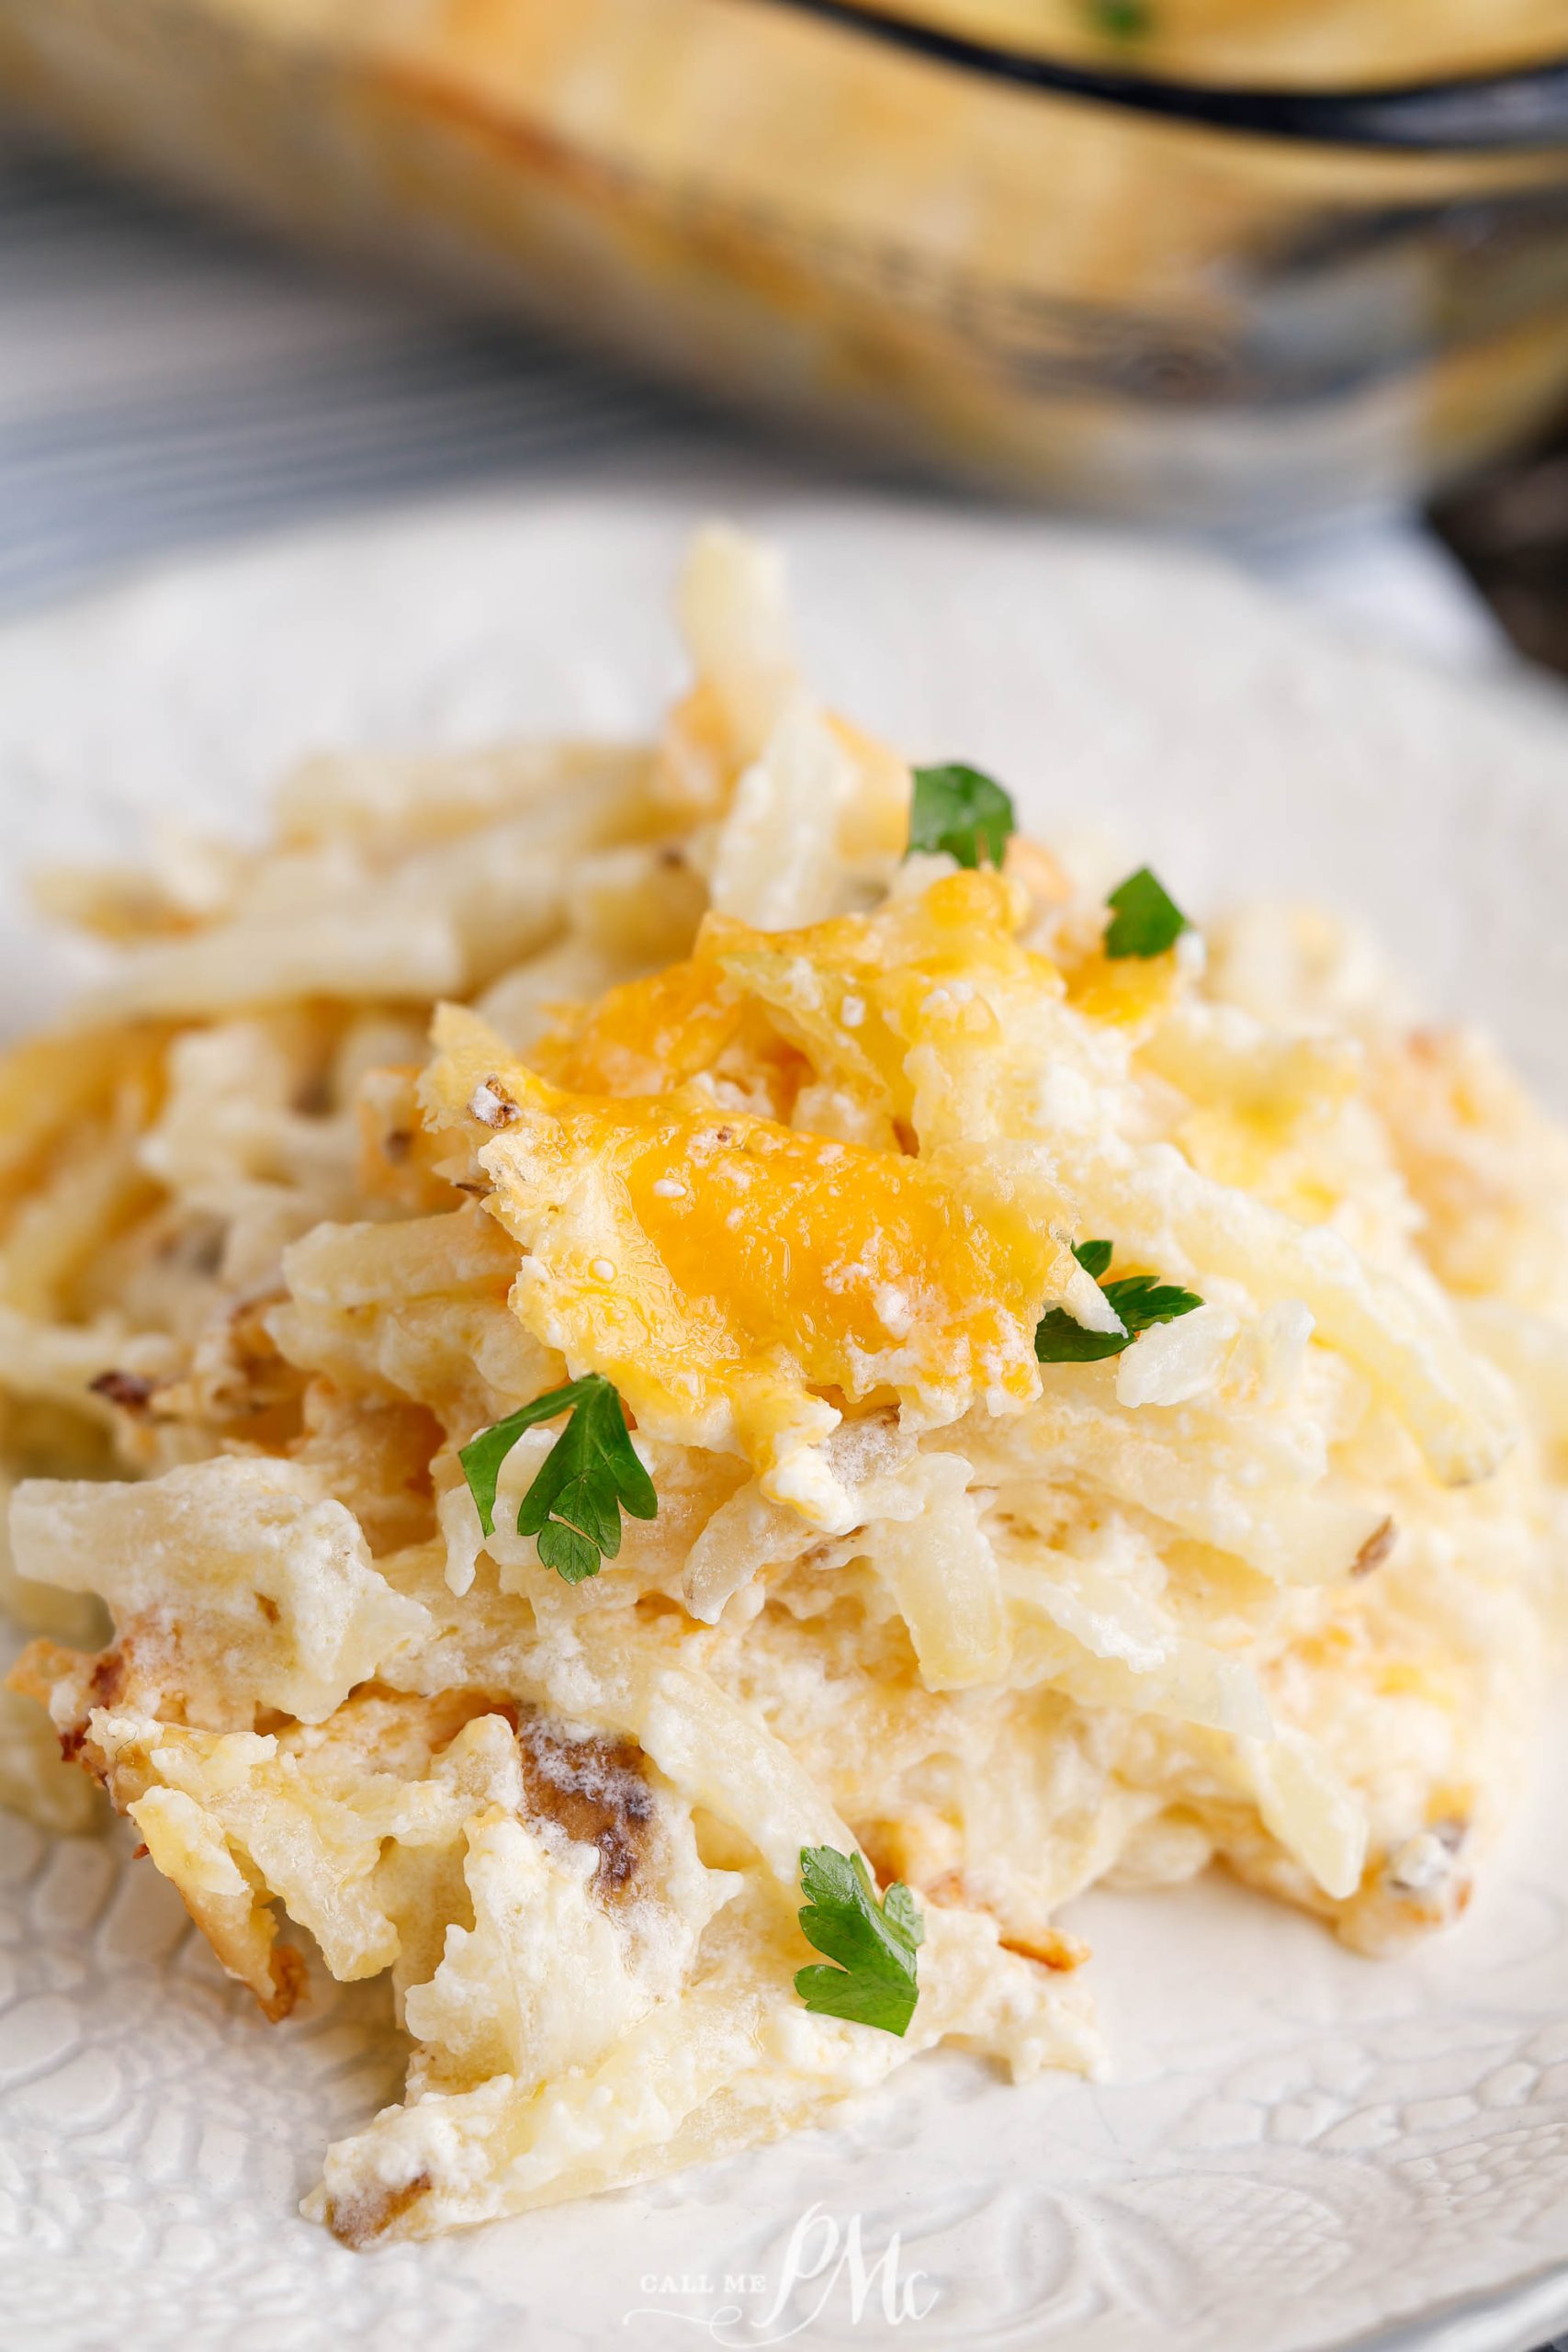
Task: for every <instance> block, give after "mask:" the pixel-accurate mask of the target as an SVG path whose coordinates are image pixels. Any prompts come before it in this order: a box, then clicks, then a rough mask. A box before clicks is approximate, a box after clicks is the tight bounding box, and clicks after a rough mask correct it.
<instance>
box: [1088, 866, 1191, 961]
mask: <svg viewBox="0 0 1568 2352" xmlns="http://www.w3.org/2000/svg"><path fill="white" fill-rule="evenodd" d="M1105 903H1106V905H1107V906H1108V907H1109V908H1110V909H1111V921H1110V922H1109V923H1108V924H1107V925H1106V931H1105V952H1106V954H1107V955H1108V956H1113V957H1114V956H1163V955H1164V954H1165V952H1166V950H1167V948H1168V947H1174V946H1175V944H1176V943H1177V941H1178V940H1179V938H1180V936H1181V934H1182V933H1183V932H1184V931H1190V930H1191V928H1192V926H1191V924H1190V922H1188V920H1187V917H1186V916H1185V915H1184V914H1183V913H1182V911H1181V909H1180V908H1179V906H1178V905H1177V903H1176V901H1175V899H1173V898H1172V897H1171V896H1170V893H1169V892H1168V890H1167V889H1166V888H1165V886H1164V884H1163V883H1162V882H1160V881H1159V880H1158V879H1157V877H1156V876H1155V875H1153V874H1151V873H1150V871H1149V869H1148V867H1147V866H1146V865H1140V866H1139V868H1138V870H1137V872H1136V874H1129V875H1128V876H1127V879H1126V880H1125V882H1123V883H1122V885H1121V886H1120V888H1117V889H1114V890H1112V892H1111V896H1110V898H1109V899H1107V900H1106V902H1105Z"/></svg>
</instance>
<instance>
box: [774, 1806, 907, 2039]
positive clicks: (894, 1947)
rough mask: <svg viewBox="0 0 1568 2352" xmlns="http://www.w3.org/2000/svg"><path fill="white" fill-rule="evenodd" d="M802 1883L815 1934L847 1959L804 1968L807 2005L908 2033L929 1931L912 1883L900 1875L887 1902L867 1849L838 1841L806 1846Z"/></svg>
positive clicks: (822, 1947)
mask: <svg viewBox="0 0 1568 2352" xmlns="http://www.w3.org/2000/svg"><path fill="white" fill-rule="evenodd" d="M800 1883H801V1888H802V1891H803V1892H804V1894H805V1895H806V1898H807V1900H806V1905H805V1908H804V1909H803V1910H802V1912H801V1914H800V1925H801V1931H802V1933H803V1934H804V1935H805V1938H806V1940H807V1943H808V1944H810V1945H812V1946H813V1947H814V1949H815V1950H816V1951H820V1952H825V1953H826V1954H827V1956H828V1958H829V1960H836V1961H838V1962H840V1965H839V1966H838V1967H837V1968H803V1969H801V1970H800V1971H799V1973H797V1975H796V1977H795V1991H796V1992H797V1993H798V1994H799V1995H800V1997H801V1999H802V2000H803V2001H804V2002H805V2004H806V2006H807V2008H808V2009H810V2010H811V2011H812V2013H813V2014H814V2015H815V2016H817V2017H828V2018H848V2019H849V2020H850V2022H851V2023H852V2024H853V2025H874V2026H875V2027H876V2028H877V2029H878V2030H879V2031H881V2032H883V2033H897V2034H899V2035H902V2034H904V2033H907V2032H908V2027H909V2019H910V2018H912V2017H913V2016H914V2014H915V2003H916V2001H917V1999H918V1998H919V1994H918V1991H917V1988H916V1984H915V1954H916V1952H917V1951H918V1950H919V1946H920V1945H921V1944H922V1943H923V1942H924V1941H925V1934H926V1927H925V1921H924V1920H923V1919H922V1918H921V1917H920V1915H919V1911H918V1910H917V1909H916V1907H915V1898H914V1896H913V1895H912V1894H910V1892H909V1890H908V1887H907V1886H905V1885H904V1884H903V1883H902V1882H901V1881H900V1882H896V1883H894V1884H893V1885H892V1886H890V1887H889V1888H888V1890H887V1892H886V1894H885V1895H884V1896H883V1898H882V1901H881V1903H880V1904H879V1903H878V1902H877V1899H876V1889H875V1887H874V1885H873V1884H872V1882H871V1872H870V1871H868V1870H867V1869H866V1866H865V1863H864V1861H863V1860H862V1858H861V1856H860V1855H859V1854H840V1853H839V1852H838V1851H837V1849H835V1848H834V1847H832V1846H803V1847H802V1848H801V1849H800Z"/></svg>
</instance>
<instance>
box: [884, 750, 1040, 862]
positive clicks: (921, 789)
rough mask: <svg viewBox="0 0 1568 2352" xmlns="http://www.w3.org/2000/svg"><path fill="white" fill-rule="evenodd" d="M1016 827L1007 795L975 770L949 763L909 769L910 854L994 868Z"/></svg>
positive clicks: (1000, 859) (990, 778)
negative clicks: (932, 853)
mask: <svg viewBox="0 0 1568 2352" xmlns="http://www.w3.org/2000/svg"><path fill="white" fill-rule="evenodd" d="M1017 823H1018V820H1017V819H1016V817H1015V816H1014V815H1013V807H1012V801H1011V799H1010V797H1009V795H1008V794H1007V793H1005V792H1004V791H1003V790H1002V787H1001V786H1000V785H999V784H998V783H997V782H996V780H995V779H994V778H993V777H991V776H988V775H981V773H980V771H979V769H978V768H966V767H964V766H961V765H959V764H957V763H954V764H953V765H951V766H948V767H940V768H917V769H916V770H915V797H914V801H913V804H912V806H911V808H910V810H909V847H910V849H911V850H917V849H925V850H938V849H944V850H946V852H947V854H948V855H949V856H950V857H955V858H956V859H957V860H958V863H959V865H979V864H980V862H981V859H982V858H984V859H985V860H986V862H987V864H988V865H1000V864H1001V862H1002V852H1003V851H1004V850H1005V849H1006V847H1007V845H1008V839H1009V836H1010V834H1011V833H1012V832H1013V831H1015V830H1016V828H1017Z"/></svg>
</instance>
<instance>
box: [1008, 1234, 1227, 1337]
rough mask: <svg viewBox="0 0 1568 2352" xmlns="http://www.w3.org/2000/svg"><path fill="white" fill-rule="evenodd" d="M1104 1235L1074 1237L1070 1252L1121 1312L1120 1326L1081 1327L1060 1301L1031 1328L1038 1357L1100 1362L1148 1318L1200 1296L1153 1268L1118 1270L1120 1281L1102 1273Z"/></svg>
mask: <svg viewBox="0 0 1568 2352" xmlns="http://www.w3.org/2000/svg"><path fill="white" fill-rule="evenodd" d="M1073 1255H1074V1257H1075V1258H1076V1259H1077V1261H1078V1263H1079V1265H1080V1266H1081V1267H1082V1268H1083V1270H1084V1272H1085V1273H1086V1274H1092V1275H1093V1276H1094V1279H1095V1281H1096V1282H1097V1283H1100V1289H1101V1290H1102V1291H1103V1292H1104V1293H1105V1295H1106V1297H1107V1298H1108V1299H1109V1300H1110V1302H1111V1306H1113V1307H1114V1308H1115V1309H1116V1312H1117V1314H1118V1315H1119V1316H1120V1317H1121V1318H1122V1325H1123V1327H1124V1328H1123V1329H1122V1330H1120V1331H1086V1330H1085V1329H1084V1327H1083V1325H1082V1324H1081V1323H1076V1322H1075V1321H1074V1320H1073V1317H1071V1316H1070V1315H1069V1314H1068V1313H1067V1310H1066V1307H1065V1306H1053V1307H1052V1308H1051V1310H1050V1312H1049V1313H1048V1314H1046V1315H1043V1316H1042V1317H1041V1318H1040V1322H1039V1326H1038V1328H1037V1329H1036V1330H1035V1334H1034V1352H1035V1354H1036V1355H1037V1356H1038V1357H1039V1359H1040V1361H1041V1363H1103V1362H1104V1360H1105V1358H1106V1357H1107V1356H1119V1355H1120V1354H1121V1353H1122V1350H1123V1349H1124V1348H1130V1347H1131V1346H1132V1344H1133V1342H1134V1340H1135V1339H1136V1338H1137V1337H1138V1334H1139V1332H1140V1331H1146V1330H1147V1329H1149V1326H1150V1325H1151V1324H1152V1323H1174V1322H1175V1321H1176V1318H1177V1317H1178V1316H1179V1315H1190V1314H1191V1312H1192V1309H1193V1308H1194V1307H1195V1306H1202V1304H1203V1302H1202V1300H1201V1298H1200V1297H1199V1296H1198V1294H1197V1292H1196V1291H1190V1290H1179V1289H1178V1288H1177V1286H1176V1284H1175V1283H1162V1282H1157V1281H1156V1278H1155V1276H1154V1275H1153V1274H1123V1275H1122V1279H1121V1281H1120V1282H1114V1283H1108V1282H1106V1281H1105V1280H1104V1279H1103V1277H1104V1275H1105V1274H1106V1272H1108V1270H1109V1268H1110V1265H1111V1243H1110V1242H1109V1241H1080V1242H1078V1243H1077V1246H1076V1247H1075V1249H1074V1250H1073Z"/></svg>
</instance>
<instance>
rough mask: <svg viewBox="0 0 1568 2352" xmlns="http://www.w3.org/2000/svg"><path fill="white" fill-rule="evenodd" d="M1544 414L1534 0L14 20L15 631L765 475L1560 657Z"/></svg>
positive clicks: (1547, 15) (3, 536) (477, 3)
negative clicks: (555, 506)
mask: <svg viewBox="0 0 1568 2352" xmlns="http://www.w3.org/2000/svg"><path fill="white" fill-rule="evenodd" d="M1565 419H1568V0H910V5H908V6H897V5H896V0H864V5H861V4H860V0H0V612H4V611H12V612H15V611H19V610H21V609H24V608H27V607H31V606H36V605H39V604H43V603H47V602H49V601H51V600H52V599H55V598H58V597H61V596H63V595H66V594H73V593H75V592H78V591H81V590H83V589H85V588H90V587H92V586H94V585H96V583H98V582H101V581H104V580H106V579H108V578H110V577H112V576H113V575H114V574H115V573H117V572H119V571H123V570H125V569H127V568H128V567H132V566H135V565H138V564H141V563H142V562H144V561H147V560H153V559H162V558H165V557H168V556H170V555H171V554H174V553H176V552H178V551H179V550H181V549H184V548H192V547H195V546H197V545H198V544H202V543H210V542H213V541H216V540H221V539H227V538H231V537H237V536H241V535H243V534H246V533H249V532H254V531H258V530H273V529H276V528H279V527H283V526H291V525H295V524H299V523H302V522H318V523H319V522H322V521H327V520H330V519H332V518H333V517H336V516H340V515H349V514H352V513H353V512H355V511H356V510H357V511H365V510H367V509H370V508H373V507H378V506H382V505H385V504H387V503H389V502H393V501H397V502H403V501H408V500H410V499H416V498H424V497H432V496H435V495H439V494H445V493H447V492H453V491H463V492H469V493H472V494H476V495H480V496H482V495H484V494H485V492H486V491H487V489H488V488H491V487H493V486H496V485H499V484H501V483H502V482H505V483H506V484H508V485H509V486H510V485H515V484H516V483H517V482H518V481H524V482H527V481H537V482H539V483H540V484H542V485H543V484H547V485H550V486H552V487H553V486H555V485H557V484H558V483H560V482H562V481H571V480H581V479H583V478H584V477H592V479H593V480H595V481H599V482H603V481H604V480H606V479H611V480H614V479H616V478H620V477H624V478H626V480H628V481H632V480H647V479H649V477H653V478H657V479H669V478H671V476H674V475H680V476H682V477H683V478H695V479H696V480H698V481H711V482H713V483H715V484H716V485H722V483H723V482H724V481H726V480H727V479H729V478H731V477H732V476H734V475H736V474H740V475H744V476H747V477H748V478H750V475H751V474H752V473H754V472H755V471H756V469H766V470H768V471H769V472H770V475H771V476H772V477H773V478H774V479H777V478H781V477H782V478H784V479H785V480H794V479H798V480H802V481H810V482H811V483H812V484H813V486H815V487H817V488H820V487H821V486H822V484H823V482H824V481H835V480H838V481H846V482H848V481H852V482H853V483H854V484H855V485H856V486H857V487H863V486H864V485H865V484H866V483H867V482H874V483H880V484H885V485H887V486H889V487H907V486H910V485H919V486H920V487H922V488H923V489H925V490H926V491H927V492H930V491H931V490H932V489H933V488H934V489H935V490H937V491H938V492H939V493H940V494H941V495H942V496H945V497H953V498H960V497H962V498H969V499H981V500H984V499H990V500H995V501H998V502H1001V503H1010V504H1016V503H1022V502H1027V503H1032V504H1036V505H1045V506H1049V507H1053V508H1056V509H1059V510H1063V511H1070V512H1072V513H1075V514H1077V515H1089V516H1094V517H1100V518H1105V519H1108V520H1111V521H1113V522H1115V523H1117V524H1119V525H1128V524H1132V525H1138V526H1152V527H1156V528H1158V529H1161V530H1166V531H1179V532H1185V533H1189V534H1195V535H1201V536H1203V537H1207V538H1211V539H1218V540H1219V541H1221V542H1222V543H1223V544H1224V545H1225V546H1227V547H1229V548H1232V549H1233V550H1235V552H1236V553H1238V554H1239V555H1240V556H1241V557H1242V559H1243V560H1245V561H1246V562H1247V563H1248V564H1250V565H1251V566H1252V567H1253V568H1254V569H1256V570H1258V571H1262V572H1264V573H1266V574H1269V575H1270V576H1273V577H1276V578H1283V579H1285V580H1287V581H1288V582H1291V583H1292V585H1294V586H1296V587H1297V588H1300V589H1303V590H1305V591H1306V592H1307V593H1309V594H1314V595H1315V596H1316V597H1317V598H1318V600H1319V601H1320V602H1325V603H1326V604H1328V605H1331V606H1332V607H1334V608H1335V609H1337V611H1338V612H1340V613H1341V614H1342V615H1349V616H1355V617H1356V618H1358V619H1365V620H1368V621H1370V622H1371V623H1373V624H1374V625H1375V626H1377V627H1379V628H1382V629H1384V630H1387V631H1391V632H1393V633H1396V634H1401V635H1404V636H1405V637H1406V638H1407V639H1410V640H1412V641H1414V642H1416V643H1417V644H1419V645H1420V646H1421V647H1423V648H1424V649H1425V650H1427V651H1428V652H1429V653H1432V652H1435V653H1438V654H1440V655H1443V656H1445V657H1448V656H1452V657H1454V658H1459V659H1463V660H1466V661H1472V662H1482V663H1484V662H1495V661H1497V660H1499V659H1503V658H1506V649H1507V646H1508V643H1509V641H1510V640H1511V641H1512V643H1513V645H1514V646H1516V647H1517V648H1518V649H1520V650H1523V651H1524V652H1525V653H1526V654H1528V655H1529V656H1530V657H1532V658H1534V659H1536V660H1538V661H1540V662H1545V663H1548V664H1551V665H1553V666H1555V667H1556V668H1558V669H1561V670H1564V671H1568V438H1565V437H1564V431H1563V428H1564V421H1565ZM84 691H85V692H86V691H90V682H85V685H84Z"/></svg>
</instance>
